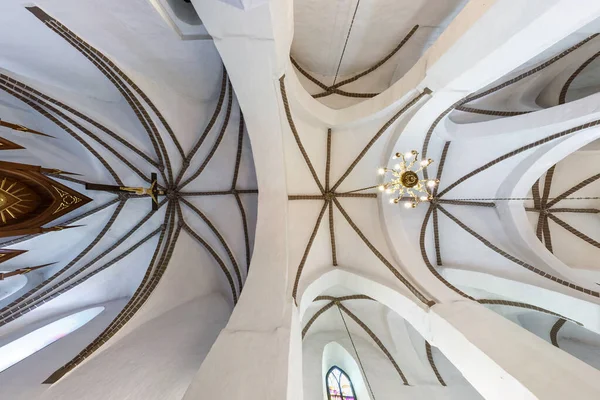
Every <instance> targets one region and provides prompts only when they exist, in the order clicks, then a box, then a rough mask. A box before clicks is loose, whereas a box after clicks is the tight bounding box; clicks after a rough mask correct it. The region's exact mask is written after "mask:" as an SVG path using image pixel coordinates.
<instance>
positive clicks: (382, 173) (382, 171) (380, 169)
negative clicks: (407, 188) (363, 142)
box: [377, 168, 385, 175]
mask: <svg viewBox="0 0 600 400" xmlns="http://www.w3.org/2000/svg"><path fill="white" fill-rule="evenodd" d="M377 173H378V174H379V175H384V174H385V169H384V168H379V169H378V170H377Z"/></svg>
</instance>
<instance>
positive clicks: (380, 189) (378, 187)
mask: <svg viewBox="0 0 600 400" xmlns="http://www.w3.org/2000/svg"><path fill="white" fill-rule="evenodd" d="M377 189H379V191H380V192H383V191H384V190H385V186H383V185H379V186H377Z"/></svg>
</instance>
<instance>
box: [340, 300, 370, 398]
mask: <svg viewBox="0 0 600 400" xmlns="http://www.w3.org/2000/svg"><path fill="white" fill-rule="evenodd" d="M335 305H336V306H337V308H338V311H339V313H340V317H342V322H343V323H344V327H345V328H346V332H347V333H348V337H349V338H350V343H352V348H353V349H354V353H356V358H357V360H358V364H359V365H360V370H361V371H362V374H363V376H364V377H365V381H366V382H367V386H368V387H369V392H371V397H373V400H375V394H373V388H372V387H371V383H370V382H369V378H368V377H367V372H366V371H365V367H363V363H362V361H361V359H360V356H359V355H358V350H356V346H355V345H354V340H353V339H352V335H351V334H350V330H349V329H348V325H347V324H346V319H345V318H344V314H342V309H341V307H340V303H339V302H337V301H336V303H335ZM340 394H342V393H340ZM354 395H356V393H354Z"/></svg>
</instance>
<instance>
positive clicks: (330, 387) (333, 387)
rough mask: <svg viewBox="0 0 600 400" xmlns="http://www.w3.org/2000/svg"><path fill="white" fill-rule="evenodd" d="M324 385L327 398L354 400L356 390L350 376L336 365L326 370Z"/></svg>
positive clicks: (329, 399)
mask: <svg viewBox="0 0 600 400" xmlns="http://www.w3.org/2000/svg"><path fill="white" fill-rule="evenodd" d="M325 385H326V386H327V400H356V392H355V391H354V385H353V384H352V381H351V380H350V377H349V376H348V374H346V373H345V372H344V370H342V369H341V368H340V367H338V366H337V365H334V366H333V367H331V368H330V369H329V371H327V374H326V375H325Z"/></svg>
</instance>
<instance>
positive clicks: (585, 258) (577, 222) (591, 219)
mask: <svg viewBox="0 0 600 400" xmlns="http://www.w3.org/2000/svg"><path fill="white" fill-rule="evenodd" d="M599 157H600V153H599V152H598V151H597V150H593V151H577V152H575V153H574V154H572V155H570V156H568V157H566V158H565V159H564V160H562V161H561V162H559V163H558V164H557V165H556V168H555V169H554V175H553V177H552V184H551V186H550V198H552V197H556V196H558V195H559V194H561V193H563V192H565V191H566V190H568V189H570V188H571V187H573V186H575V185H577V184H578V183H580V182H582V181H584V180H585V179H587V178H590V177H591V176H593V175H596V174H597V173H598V172H597V168H598V161H599ZM540 182H541V184H542V185H543V182H544V178H543V177H542V179H540ZM541 187H543V186H541ZM599 187H600V183H599V182H598V181H596V182H593V183H591V184H589V185H587V186H585V187H583V188H582V189H580V190H578V191H577V192H575V193H573V194H572V195H570V196H569V197H600V196H599V194H600V190H599ZM540 193H543V191H541V192H540ZM529 206H533V203H532V202H531V204H529ZM599 207H600V200H564V201H561V202H559V203H557V204H556V205H555V206H553V208H595V209H598V208H599ZM527 214H528V218H529V220H530V222H531V227H532V229H533V230H534V231H535V230H536V229H537V220H538V215H539V214H538V213H536V212H530V213H527ZM554 215H555V216H556V217H558V218H560V219H561V220H562V221H564V222H566V223H567V224H569V225H571V226H572V227H574V228H575V229H577V230H578V231H580V232H581V233H583V234H585V235H587V236H588V237H590V238H591V239H593V240H596V241H599V242H600V224H599V222H600V215H599V214H579V213H555V214H554ZM549 224H550V234H551V238H552V250H553V253H554V255H555V256H556V257H558V258H559V259H560V260H562V261H563V262H564V263H565V264H567V265H568V266H570V267H571V268H577V269H584V270H592V271H598V269H600V266H599V265H598V259H599V257H600V249H599V248H597V247H594V246H593V245H591V244H589V243H587V242H585V241H584V240H582V239H580V238H578V237H576V236H575V235H573V234H572V233H570V232H568V231H567V230H566V229H564V228H563V227H561V226H560V225H558V224H556V223H555V222H554V221H552V220H551V219H549Z"/></svg>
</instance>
